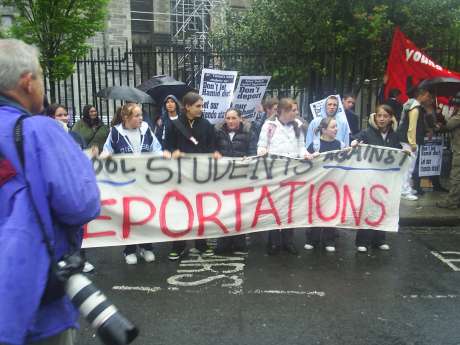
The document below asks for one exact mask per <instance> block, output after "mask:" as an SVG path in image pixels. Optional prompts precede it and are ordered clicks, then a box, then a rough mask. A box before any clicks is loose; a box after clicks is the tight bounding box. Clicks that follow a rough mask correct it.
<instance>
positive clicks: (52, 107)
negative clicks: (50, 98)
mask: <svg viewBox="0 0 460 345" xmlns="http://www.w3.org/2000/svg"><path fill="white" fill-rule="evenodd" d="M59 108H62V109H64V110H65V111H67V108H66V107H65V106H63V105H62V104H56V103H53V104H50V105H48V107H47V108H46V116H49V117H52V118H53V119H54V117H55V115H56V110H58V109H59Z"/></svg>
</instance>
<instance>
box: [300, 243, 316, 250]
mask: <svg viewBox="0 0 460 345" xmlns="http://www.w3.org/2000/svg"><path fill="white" fill-rule="evenodd" d="M303 247H304V249H306V250H312V249H315V247H314V246H312V245H311V244H308V243H305V245H304V246H303Z"/></svg>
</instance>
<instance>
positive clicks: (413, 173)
mask: <svg viewBox="0 0 460 345" xmlns="http://www.w3.org/2000/svg"><path fill="white" fill-rule="evenodd" d="M399 94H400V91H399V90H391V92H390V97H389V98H388V100H386V101H385V102H384V103H383V104H381V105H378V106H377V107H376V108H375V113H372V114H370V115H369V117H368V118H367V122H368V124H367V126H364V127H365V129H363V130H360V127H361V126H360V118H359V117H358V116H357V115H356V114H355V113H354V112H353V106H354V103H355V98H354V97H353V95H351V94H346V95H345V96H344V97H343V99H341V100H340V99H339V98H337V96H333V95H331V96H328V97H327V99H326V101H325V103H324V108H323V109H322V113H321V115H320V116H318V117H315V118H314V119H313V120H312V121H311V122H310V123H309V124H307V123H306V121H305V119H303V117H302V116H300V115H299V107H298V104H297V102H296V101H295V100H294V99H291V98H282V99H280V100H278V99H276V98H274V97H267V98H266V99H265V101H264V103H263V111H262V112H260V113H259V114H257V115H256V117H255V120H254V121H252V122H249V121H248V120H246V119H244V118H243V117H242V114H241V112H240V111H239V110H238V109H233V108H230V109H228V110H227V111H226V113H225V118H224V121H223V122H222V123H218V124H216V125H212V124H211V123H210V122H209V121H208V120H207V119H205V118H203V117H202V113H203V98H202V97H201V96H200V95H199V94H197V93H195V92H189V93H187V94H186V95H185V96H184V97H183V98H182V100H179V99H178V98H177V97H176V96H175V95H168V96H167V97H166V98H165V99H164V101H163V103H162V108H161V115H160V117H159V119H158V121H156V125H155V127H154V128H151V127H149V125H148V124H147V122H145V121H143V114H142V108H141V106H140V105H139V104H135V103H129V102H127V103H125V104H124V105H123V106H122V107H120V108H119V109H117V111H116V113H115V114H114V116H113V119H112V122H111V124H110V126H108V125H106V124H104V123H103V121H102V120H101V117H100V116H99V114H98V112H97V109H96V107H95V106H93V105H86V106H85V107H84V108H83V111H82V114H81V118H80V120H79V121H78V122H77V123H76V124H75V125H74V126H72V127H71V128H70V127H69V126H68V124H69V115H68V112H67V109H66V107H65V106H63V105H59V104H51V105H48V106H47V108H46V109H43V97H44V89H43V75H42V71H41V68H40V65H39V53H38V51H37V50H36V49H35V48H34V47H32V46H29V45H27V44H25V43H23V42H21V41H17V40H11V39H6V40H0V119H1V121H0V136H1V137H2V140H0V167H1V169H0V203H1V204H2V208H0V224H1V227H0V240H1V242H2V248H3V250H2V254H1V258H0V275H1V276H2V277H8V279H7V280H5V279H4V282H5V283H2V284H0V293H1V294H2V298H3V300H4V302H5V303H3V304H2V308H1V309H2V310H1V311H0V325H6V326H7V327H3V326H2V327H0V343H8V344H23V343H29V342H36V341H41V340H43V339H51V338H53V340H56V341H57V342H56V343H63V344H64V343H65V344H72V337H73V336H72V333H71V332H70V329H72V328H74V327H75V324H76V320H77V313H76V310H75V309H74V308H73V307H72V306H71V304H70V301H69V299H68V298H65V297H64V295H63V293H62V292H59V291H57V290H54V288H53V293H52V297H51V298H50V299H49V300H48V299H47V296H48V290H50V289H52V288H50V286H49V285H50V282H49V280H50V276H51V273H50V272H51V271H52V269H51V267H52V264H53V261H55V260H56V259H58V258H60V257H61V256H62V255H64V254H67V253H68V252H69V251H70V250H71V249H72V248H74V247H79V245H80V243H81V234H82V230H81V229H82V226H83V225H84V224H85V223H87V222H89V221H91V220H92V219H94V218H95V217H96V216H97V215H98V213H99V210H100V204H99V202H100V199H99V191H98V187H97V184H96V181H95V177H94V173H93V171H92V167H91V164H90V162H89V160H88V159H87V157H86V156H85V155H84V154H83V153H82V149H88V148H89V149H91V152H92V154H93V155H99V156H100V157H101V158H104V157H105V158H106V157H109V156H111V155H115V154H120V153H123V154H132V155H136V154H139V153H146V152H162V154H163V156H164V157H165V158H168V159H175V158H178V157H181V156H182V155H184V154H194V153H208V154H211V155H213V157H214V158H216V159H219V158H220V157H222V156H227V157H244V156H253V155H266V154H275V155H283V156H288V157H293V158H300V159H312V158H313V157H315V156H316V155H318V154H319V153H322V152H327V151H331V150H340V149H344V148H347V147H353V146H356V145H359V144H360V143H363V144H371V145H379V146H385V147H392V148H401V149H403V150H405V151H406V152H407V154H409V155H411V158H412V159H411V163H412V164H411V169H410V170H409V171H408V173H407V174H406V175H405V176H404V182H403V185H402V194H401V197H402V198H404V199H406V200H409V201H414V200H417V199H418V197H419V196H420V194H422V193H423V190H422V189H421V188H420V178H419V176H418V173H417V171H418V169H417V168H416V166H417V163H418V159H419V155H418V152H419V148H420V145H423V141H424V138H425V136H430V135H433V134H434V133H440V132H451V133H452V136H451V143H452V152H453V159H452V171H451V183H450V191H447V190H446V189H444V188H443V187H442V186H441V185H440V183H439V180H436V179H434V180H433V184H434V187H435V189H437V190H438V191H442V192H449V193H448V195H447V196H446V198H444V199H443V201H440V202H439V203H438V204H437V206H438V207H442V208H450V209H455V208H458V207H459V204H460V93H458V94H457V95H456V96H455V97H453V98H452V99H451V103H452V105H453V107H454V112H453V114H452V115H451V116H450V118H449V119H448V120H447V121H446V120H445V119H444V117H443V116H440V113H439V108H437V107H436V102H435V99H434V97H433V95H432V94H431V93H430V92H429V90H426V89H423V88H418V89H416V90H415V91H414V93H413V95H411V96H412V97H411V98H410V99H409V100H408V101H407V102H406V103H405V104H401V103H400V102H399V101H398V98H397V97H398V95H399ZM340 101H341V102H340ZM340 103H342V104H343V107H344V112H345V115H343V114H342V116H341V115H339V113H338V110H339V105H340ZM35 114H45V115H48V116H49V117H51V118H53V119H55V120H56V121H54V120H50V119H47V118H46V117H44V116H32V115H35ZM63 129H64V130H63ZM73 142H75V143H77V144H78V145H75V144H74V143H73ZM50 143H51V144H50ZM305 234H306V240H305V245H304V249H305V250H312V249H314V248H322V247H324V249H325V250H326V251H327V252H334V251H335V250H336V248H335V246H336V244H335V241H336V237H337V229H334V228H308V229H305ZM356 234H357V235H356V247H357V251H358V252H367V251H368V250H369V248H371V247H376V248H379V249H381V250H389V249H390V246H389V244H388V243H387V242H386V239H385V232H382V231H375V230H368V229H362V230H360V231H357V232H356ZM44 242H46V245H44ZM170 246H171V247H170V248H171V249H170V252H169V255H168V258H169V259H170V260H178V259H180V258H181V257H182V256H183V255H184V254H185V252H186V243H185V241H175V242H173V243H171V245H170ZM74 249H75V248H74ZM193 249H194V250H195V251H197V252H198V253H200V254H201V255H202V256H204V257H207V256H213V255H214V253H215V252H217V253H219V254H224V253H247V250H248V248H247V244H246V237H245V236H244V235H238V236H232V237H224V238H220V239H218V241H217V246H216V248H215V249H213V248H211V247H210V246H209V245H208V243H207V241H206V240H202V239H201V240H195V248H193ZM281 250H285V251H287V252H288V253H290V254H293V255H297V254H298V251H297V249H296V247H295V245H294V242H293V229H283V230H282V231H281V230H279V229H274V230H271V231H268V242H267V252H268V254H270V255H276V254H278V253H279V252H280V251H281ZM30 253H34V260H30ZM123 254H124V258H125V262H126V263H127V264H129V265H133V264H136V263H137V262H138V257H141V258H143V260H145V261H146V262H152V261H154V260H155V253H154V249H153V246H152V245H151V244H141V245H129V246H126V247H125V248H124V251H123ZM87 264H89V263H87ZM91 269H93V267H92V266H91V265H90V264H89V267H87V270H91ZM8 281H11V282H15V285H14V286H15V287H14V288H12V287H11V285H9V283H8ZM58 290H59V289H58ZM18 310H19V312H18ZM15 315H16V316H17V317H14V316H15ZM56 337H58V338H56Z"/></svg>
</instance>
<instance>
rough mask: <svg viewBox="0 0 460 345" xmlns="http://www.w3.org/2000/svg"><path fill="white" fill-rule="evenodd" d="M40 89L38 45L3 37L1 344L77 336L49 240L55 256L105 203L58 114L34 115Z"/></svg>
mask: <svg viewBox="0 0 460 345" xmlns="http://www.w3.org/2000/svg"><path fill="white" fill-rule="evenodd" d="M43 96H44V90H43V75H42V71H41V68H40V65H39V53H38V50H37V49H36V48H34V47H32V46H29V45H27V44H25V43H23V42H22V41H18V40H13V39H0V205H1V207H0V243H1V250H0V277H2V279H1V282H0V296H1V297H0V344H2V345H3V344H8V345H16V344H17V345H20V344H34V343H37V344H66V345H67V344H73V331H72V329H74V328H75V327H76V326H77V319H78V311H77V310H76V309H75V307H74V306H73V305H72V304H71V302H70V300H69V298H68V297H66V296H65V295H64V290H63V289H62V287H61V286H60V285H59V284H56V283H54V282H53V279H52V276H53V275H52V274H50V272H51V271H50V268H51V264H52V261H53V259H52V258H51V257H50V254H49V253H50V248H49V247H47V245H49V246H50V247H51V251H52V252H54V255H55V258H54V259H56V260H58V259H60V258H61V257H62V256H63V255H65V254H68V253H69V252H70V251H71V250H72V247H79V245H80V242H81V238H80V237H81V232H80V230H79V229H80V228H81V226H82V224H85V223H86V222H88V221H90V220H92V219H94V218H95V217H96V216H97V215H98V213H99V208H100V202H99V191H98V188H97V185H96V181H95V177H94V173H93V170H92V167H91V164H90V161H89V160H88V158H87V157H85V155H84V154H83V153H82V152H81V150H80V149H79V148H78V146H77V145H76V144H75V143H74V142H73V139H72V138H71V137H70V136H69V135H68V134H67V133H66V132H65V131H63V130H62V128H61V126H60V125H59V124H58V123H57V122H56V121H53V120H52V119H49V118H47V117H44V116H30V115H32V114H36V113H39V112H41V111H42V103H43ZM23 115H25V117H24V118H23V119H22V121H18V119H19V118H20V117H21V116H23ZM18 129H19V130H18ZM18 132H19V133H20V135H18V134H17V133H18ZM18 138H21V141H19V142H18ZM44 234H46V238H48V239H49V242H47V241H46V240H45V236H44ZM73 249H75V248H73Z"/></svg>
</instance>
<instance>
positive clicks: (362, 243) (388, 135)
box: [351, 104, 401, 252]
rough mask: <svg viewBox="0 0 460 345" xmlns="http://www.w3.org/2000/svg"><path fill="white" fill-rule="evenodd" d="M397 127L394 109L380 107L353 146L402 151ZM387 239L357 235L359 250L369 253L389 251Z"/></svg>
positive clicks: (378, 234)
mask: <svg viewBox="0 0 460 345" xmlns="http://www.w3.org/2000/svg"><path fill="white" fill-rule="evenodd" d="M397 127H398V120H397V119H396V116H395V114H394V110H393V108H392V107H390V106H389V105H386V104H383V105H379V106H378V107H377V110H376V112H375V113H374V114H371V115H370V116H369V127H368V128H366V129H365V130H363V131H361V132H360V133H358V134H357V135H356V139H355V140H354V141H353V142H352V143H351V146H356V145H357V144H358V143H360V144H361V143H362V144H369V145H377V146H384V147H393V148H396V149H400V148H401V144H400V142H399V136H398V134H397V133H396V129H397ZM385 238H386V236H385V231H379V230H370V229H359V230H357V233H356V247H357V250H358V252H367V250H368V248H369V247H371V246H373V247H376V248H380V249H381V250H389V249H390V246H389V245H388V244H387V243H386V242H385Z"/></svg>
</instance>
